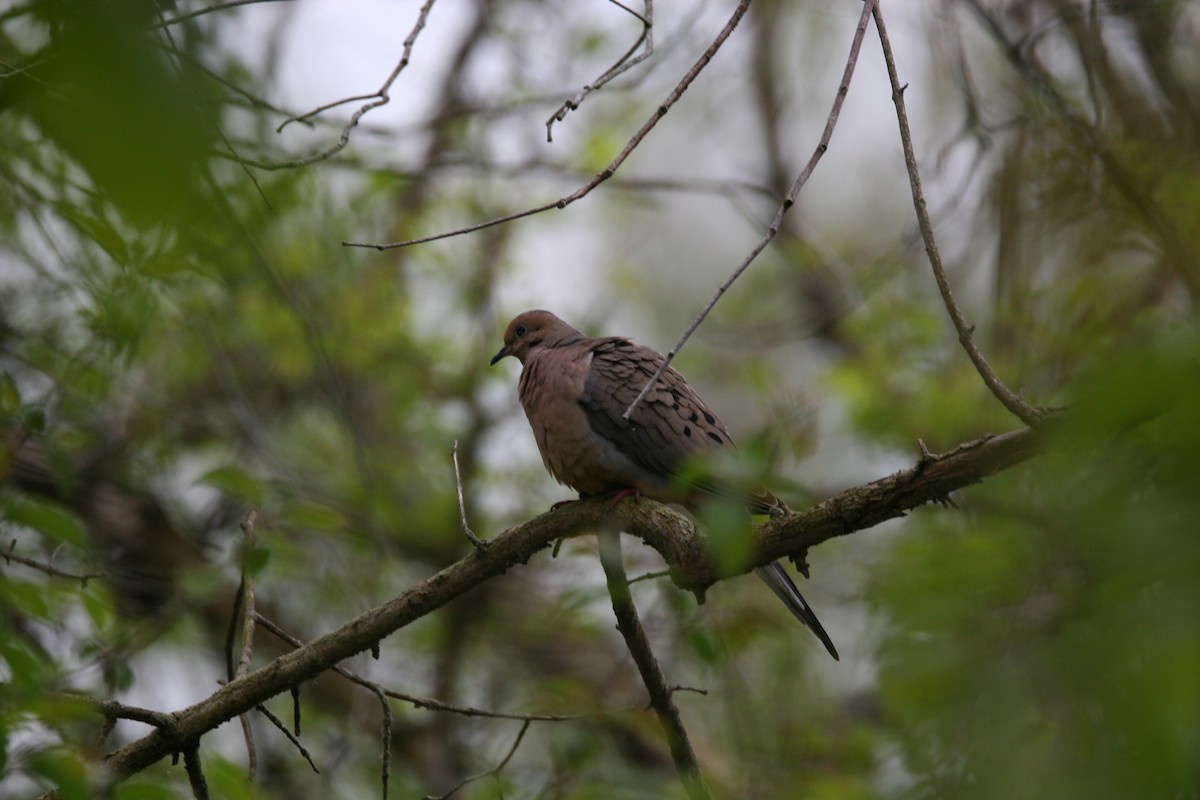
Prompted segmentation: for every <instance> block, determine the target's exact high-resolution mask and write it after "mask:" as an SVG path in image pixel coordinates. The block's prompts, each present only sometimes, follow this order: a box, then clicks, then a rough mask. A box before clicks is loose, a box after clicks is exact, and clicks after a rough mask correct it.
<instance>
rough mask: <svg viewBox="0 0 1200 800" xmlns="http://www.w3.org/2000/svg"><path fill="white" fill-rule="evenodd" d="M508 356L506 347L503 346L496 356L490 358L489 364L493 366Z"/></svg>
mask: <svg viewBox="0 0 1200 800" xmlns="http://www.w3.org/2000/svg"><path fill="white" fill-rule="evenodd" d="M508 355H509V352H508V345H504V347H501V348H500V352H498V353H496V355H494V356H492V361H491V363H492V364H495V363H496V362H497V361H499V360H500V359H502V358H505V357H507V356H508Z"/></svg>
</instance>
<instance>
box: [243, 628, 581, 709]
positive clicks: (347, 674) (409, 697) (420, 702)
mask: <svg viewBox="0 0 1200 800" xmlns="http://www.w3.org/2000/svg"><path fill="white" fill-rule="evenodd" d="M257 618H258V624H259V625H261V626H262V627H264V628H266V629H267V631H269V632H270V633H273V634H274V635H276V636H278V637H279V638H280V639H282V640H283V641H285V642H287V643H288V644H290V645H292V646H293V647H304V646H305V644H304V642H303V641H301V640H300V639H297V638H296V637H295V636H292V635H291V634H290V633H288V632H287V631H285V630H283V629H282V628H281V627H279V625H277V624H276V623H274V622H272V621H271V620H269V619H267V618H266V617H264V616H262V615H261V614H259V615H257ZM332 669H333V671H334V672H336V673H337V674H338V675H341V676H342V677H343V678H345V679H346V680H348V681H350V682H351V683H356V684H358V685H359V686H362V687H363V688H364V689H370V690H371V691H373V692H374V691H379V692H382V693H383V694H384V695H386V696H387V697H391V698H394V699H396V700H403V701H404V702H406V703H411V704H412V705H413V706H414V707H415V708H421V709H425V710H427V711H445V712H447V713H450V714H459V715H461V716H464V717H484V718H487V719H511V720H516V721H518V722H526V721H528V722H571V721H573V720H579V719H587V718H588V717H592V716H596V715H595V714H515V713H510V712H506V711H492V710H490V709H487V708H473V707H471V706H456V705H453V704H452V703H445V702H442V701H441V700H435V699H433V698H432V697H419V696H417V695H413V694H407V693H405V692H398V691H396V690H395V689H388V688H386V687H384V686H381V685H379V684H378V683H375V682H374V681H369V680H367V679H366V678H363V677H362V676H360V675H358V674H357V673H355V672H352V671H350V670H348V669H346V668H345V667H341V666H335V667H333V668H332Z"/></svg>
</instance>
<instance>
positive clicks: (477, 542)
mask: <svg viewBox="0 0 1200 800" xmlns="http://www.w3.org/2000/svg"><path fill="white" fill-rule="evenodd" d="M450 454H451V456H452V457H453V459H454V485H455V488H457V489H458V518H459V520H460V521H461V522H462V529H463V533H464V534H466V537H467V539H468V540H469V541H470V542H471V544H473V545H474V546H475V549H476V550H482V549H483V548H485V547H487V542H485V541H483V540H482V539H480V538H479V537H478V536H476V535H475V532H474V531H473V530H471V526H470V525H468V524H467V505H466V503H465V502H463V485H462V474H461V473H460V472H459V471H458V439H455V440H454V447H453V449H451V451H450Z"/></svg>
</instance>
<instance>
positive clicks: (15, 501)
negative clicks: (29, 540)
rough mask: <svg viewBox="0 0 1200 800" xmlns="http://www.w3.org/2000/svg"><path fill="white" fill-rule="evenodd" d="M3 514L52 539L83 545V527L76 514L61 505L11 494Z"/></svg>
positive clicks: (9, 520) (5, 503) (10, 520)
mask: <svg viewBox="0 0 1200 800" xmlns="http://www.w3.org/2000/svg"><path fill="white" fill-rule="evenodd" d="M3 516H4V519H5V520H7V521H8V522H11V523H13V524H15V525H24V526H26V527H28V528H32V529H33V530H35V531H37V532H38V533H40V534H42V535H43V536H46V537H48V538H50V539H53V540H55V541H60V542H67V543H69V544H73V545H80V546H81V545H82V544H83V541H84V536H83V528H82V527H81V526H80V524H79V520H78V519H76V517H75V515H74V514H72V513H70V512H69V511H66V510H65V509H63V508H62V507H60V506H57V505H54V504H52V503H49V502H45V501H42V500H35V499H33V498H31V497H27V496H10V497H8V498H7V499H6V501H5V502H4V506H3Z"/></svg>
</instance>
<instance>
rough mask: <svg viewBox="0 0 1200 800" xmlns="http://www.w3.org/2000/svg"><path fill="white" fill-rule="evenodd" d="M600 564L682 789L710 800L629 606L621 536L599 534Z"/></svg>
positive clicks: (616, 532) (684, 730)
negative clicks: (665, 739)
mask: <svg viewBox="0 0 1200 800" xmlns="http://www.w3.org/2000/svg"><path fill="white" fill-rule="evenodd" d="M600 564H601V565H602V566H603V567H604V577H605V578H606V579H607V581H608V594H609V596H610V597H611V598H612V606H613V613H614V614H615V615H616V617H617V630H619V631H620V632H621V636H623V637H624V638H625V646H626V647H628V648H629V654H630V655H631V656H633V663H635V664H637V668H638V672H639V673H640V674H641V676H642V683H644V684H645V685H646V691H647V692H649V693H650V707H651V708H652V709H654V713H655V714H656V715H657V716H658V721H659V723H660V724H661V725H662V727H663V732H664V733H666V735H667V745H668V746H669V747H670V748H671V758H672V760H674V762H675V769H676V771H677V772H678V773H679V778H680V780H682V781H683V786H684V789H686V790H687V793H688V796H689V797H690V798H692V800H704V798H711V797H712V793H710V792H709V790H708V785H707V784H706V783H705V782H704V773H702V772H701V771H700V762H699V761H698V760H697V759H696V751H695V750H693V749H692V742H691V739H689V738H688V734H687V728H685V727H683V719H682V718H681V717H680V716H679V708H678V707H677V706H676V705H675V698H674V697H673V695H672V692H671V687H669V686H667V679H666V677H665V676H664V675H663V671H662V667H660V666H659V665H658V659H657V658H655V657H654V651H653V650H651V648H650V639H649V638H648V637H647V636H646V630H645V629H644V628H643V627H642V622H641V620H640V619H638V613H637V606H635V605H634V604H633V594H632V593H631V592H630V591H629V578H628V576H627V575H626V574H625V561H624V558H623V557H622V555H621V532H620V531H619V530H612V529H609V530H606V531H603V532H602V533H601V534H600Z"/></svg>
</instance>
